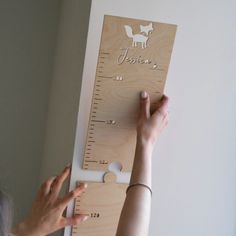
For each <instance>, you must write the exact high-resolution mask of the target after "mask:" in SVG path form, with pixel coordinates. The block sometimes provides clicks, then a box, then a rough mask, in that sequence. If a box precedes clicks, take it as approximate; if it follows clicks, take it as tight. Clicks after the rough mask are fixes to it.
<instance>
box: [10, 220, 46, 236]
mask: <svg viewBox="0 0 236 236" xmlns="http://www.w3.org/2000/svg"><path fill="white" fill-rule="evenodd" d="M12 234H13V235H14V236H44V235H42V234H37V233H34V232H31V231H30V230H29V225H28V224H27V222H25V221H24V222H22V223H20V224H18V225H17V226H16V227H15V228H14V229H13V230H12Z"/></svg>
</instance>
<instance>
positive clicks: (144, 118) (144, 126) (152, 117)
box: [137, 91, 169, 148]
mask: <svg viewBox="0 0 236 236" xmlns="http://www.w3.org/2000/svg"><path fill="white" fill-rule="evenodd" d="M168 103H169V99H168V97H166V96H165V95H163V97H162V99H161V101H160V102H159V104H158V106H157V109H156V110H155V111H154V112H153V113H152V114H151V112H150V98H149V95H148V93H147V92H145V91H143V92H141V94H140V114H139V119H138V124H137V144H139V145H145V146H151V147H152V148H153V146H154V144H155V141H156V140H157V137H158V136H159V134H160V133H161V131H162V130H163V129H164V128H165V127H166V126H167V124H168Z"/></svg>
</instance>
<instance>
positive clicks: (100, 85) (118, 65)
mask: <svg viewBox="0 0 236 236" xmlns="http://www.w3.org/2000/svg"><path fill="white" fill-rule="evenodd" d="M175 33H176V25H171V24H164V23H158V22H152V21H144V20H136V19H130V18H123V17H116V16H105V17H104V22H103V30H102V36H101V43H100V49H99V55H98V62H97V69H96V76H95V82H94V89H93V96H92V104H91V111H90V118H89V124H88V130H87V138H86V145H85V151H84V161H83V168H84V169H89V170H107V169H108V166H109V165H110V164H111V163H112V162H119V163H120V164H121V166H122V171H131V169H132V164H133V158H134V151H135V144H136V123H137V117H138V112H139V94H140V91H143V90H145V91H147V92H148V93H149V94H150V99H151V109H152V110H154V109H155V107H156V105H157V104H158V101H159V100H160V99H161V97H162V95H163V90H164V86H165V82H166V76H167V71H168V67H169V63H170V57H171V52H172V48H173V43H174V38H175Z"/></svg>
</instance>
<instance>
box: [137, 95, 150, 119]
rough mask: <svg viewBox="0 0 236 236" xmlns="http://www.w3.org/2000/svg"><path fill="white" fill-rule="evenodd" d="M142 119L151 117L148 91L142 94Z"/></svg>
mask: <svg viewBox="0 0 236 236" xmlns="http://www.w3.org/2000/svg"><path fill="white" fill-rule="evenodd" d="M139 116H140V118H146V119H148V118H149V117H150V98H149V95H148V93H147V92H146V91H142V92H141V93H140V115H139Z"/></svg>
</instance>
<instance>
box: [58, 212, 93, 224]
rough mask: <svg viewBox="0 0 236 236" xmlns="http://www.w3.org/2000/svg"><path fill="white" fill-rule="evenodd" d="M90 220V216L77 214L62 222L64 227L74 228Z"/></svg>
mask: <svg viewBox="0 0 236 236" xmlns="http://www.w3.org/2000/svg"><path fill="white" fill-rule="evenodd" d="M88 218H89V215H83V214H76V215H74V216H72V217H68V218H64V219H63V221H62V226H63V227H66V226H73V225H78V224H80V223H81V222H83V221H86V220H87V219H88Z"/></svg>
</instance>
